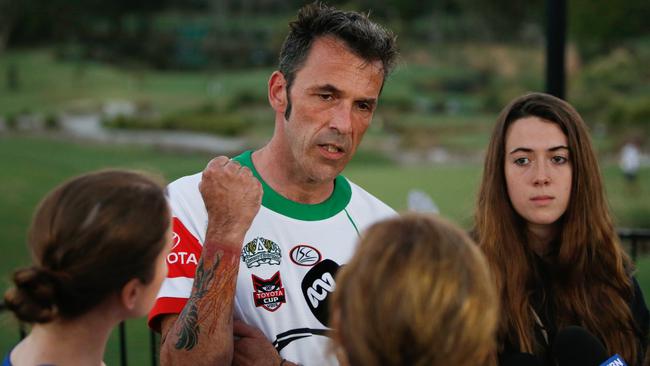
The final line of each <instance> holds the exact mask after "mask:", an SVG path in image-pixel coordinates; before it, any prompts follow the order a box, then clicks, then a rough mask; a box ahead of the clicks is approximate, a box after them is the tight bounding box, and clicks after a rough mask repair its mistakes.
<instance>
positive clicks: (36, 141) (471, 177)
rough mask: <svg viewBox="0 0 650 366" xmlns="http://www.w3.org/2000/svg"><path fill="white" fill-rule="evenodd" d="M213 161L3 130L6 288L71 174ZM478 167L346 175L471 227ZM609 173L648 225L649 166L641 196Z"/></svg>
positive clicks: (389, 197)
mask: <svg viewBox="0 0 650 366" xmlns="http://www.w3.org/2000/svg"><path fill="white" fill-rule="evenodd" d="M208 160H209V156H206V155H201V154H173V153H169V152H159V151H155V150H152V149H149V148H139V147H123V146H121V147H112V146H105V145H100V146H97V145H93V144H80V143H70V142H64V141H56V140H49V139H42V138H28V137H6V136H5V137H3V136H2V135H0V193H1V194H0V251H2V256H1V257H0V258H1V259H0V276H1V277H0V278H2V280H1V281H0V292H4V290H5V289H6V288H7V286H8V283H9V282H8V277H9V275H10V273H11V271H12V270H13V269H14V268H16V267H19V266H22V265H25V264H26V263H28V254H27V251H26V248H25V244H24V243H25V232H26V230H27V226H28V223H29V219H30V217H31V214H32V211H33V209H34V207H35V205H36V204H37V202H38V201H39V200H40V199H41V198H42V196H43V195H44V194H45V193H46V192H47V191H49V190H50V189H52V188H53V187H54V186H55V185H57V184H59V183H60V182H62V181H63V180H65V179H66V178H69V177H71V176H74V175H77V174H80V173H83V172H87V171H89V170H93V169H99V168H105V167H123V168H131V169H144V170H148V171H153V172H157V173H159V174H161V175H162V176H163V177H165V179H167V180H168V181H169V180H173V179H175V178H177V177H180V176H182V175H186V174H189V173H193V172H197V171H199V170H201V169H202V168H203V166H204V165H205V163H206V162H207V161H208ZM480 172H481V167H480V166H479V165H478V164H459V165H442V166H440V165H438V166H433V165H426V166H424V165H423V166H410V167H399V166H396V165H394V164H391V163H389V162H386V161H385V160H382V159H374V160H373V158H371V157H368V156H367V154H363V153H362V154H361V155H360V158H359V159H357V160H356V161H353V163H352V164H351V165H350V166H349V167H348V168H347V169H346V172H345V174H346V175H347V176H348V177H349V178H350V179H351V180H352V181H354V182H356V183H358V184H359V185H361V186H363V187H364V188H366V189H367V190H368V191H370V192H371V193H373V194H375V195H376V196H378V197H379V198H381V199H383V200H384V201H385V202H387V203H388V204H389V205H391V206H393V207H394V208H396V209H398V210H403V209H405V207H406V195H407V192H408V191H409V190H410V189H413V188H417V189H421V190H423V191H425V192H427V193H429V194H430V195H431V196H432V198H433V199H434V200H435V202H436V204H437V205H438V206H439V208H440V210H441V212H442V214H443V215H445V216H447V217H449V218H451V219H452V220H454V221H456V222H458V223H460V224H461V225H463V226H464V227H468V226H469V225H470V224H471V215H472V207H473V204H474V197H475V191H476V186H477V184H478V180H479V179H480ZM603 172H604V176H605V180H606V185H607V189H608V192H609V197H610V202H611V205H612V208H613V211H614V213H615V217H616V220H617V225H618V226H633V227H650V192H649V191H648V189H650V170H649V169H645V170H643V171H642V172H641V175H640V182H639V183H640V184H639V187H638V188H639V191H638V192H636V193H635V194H631V193H629V192H628V191H627V190H626V187H624V186H623V183H624V182H623V180H622V177H621V176H620V173H619V171H618V169H617V167H616V166H605V168H604V170H603ZM638 267H639V272H638V278H639V281H640V283H641V285H642V287H643V288H644V292H645V293H646V294H648V293H650V257H642V258H640V260H639V262H638ZM127 331H128V333H127V339H128V350H129V363H130V364H133V365H146V364H148V363H149V361H148V357H149V356H148V355H149V351H148V332H147V330H146V328H145V326H144V320H143V319H136V320H131V321H129V322H127ZM17 337H18V331H17V326H16V324H15V323H14V322H13V321H12V320H11V319H10V318H9V317H8V316H6V314H5V315H0V354H2V353H4V352H5V351H6V350H8V349H9V348H10V347H11V346H12V345H13V344H15V342H16V341H17ZM105 360H106V363H107V364H108V365H116V364H118V363H119V361H118V354H117V345H116V337H113V338H112V341H111V343H110V345H109V348H108V350H107V352H106V357H105Z"/></svg>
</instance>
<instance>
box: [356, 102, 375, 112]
mask: <svg viewBox="0 0 650 366" xmlns="http://www.w3.org/2000/svg"><path fill="white" fill-rule="evenodd" d="M357 106H358V107H359V109H361V110H362V111H371V110H372V106H371V105H370V103H366V102H359V103H357Z"/></svg>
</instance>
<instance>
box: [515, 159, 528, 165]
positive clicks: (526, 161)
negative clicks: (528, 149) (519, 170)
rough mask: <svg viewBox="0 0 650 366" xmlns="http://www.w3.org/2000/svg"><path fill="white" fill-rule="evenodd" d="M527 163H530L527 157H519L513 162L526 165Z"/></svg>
mask: <svg viewBox="0 0 650 366" xmlns="http://www.w3.org/2000/svg"><path fill="white" fill-rule="evenodd" d="M528 163H530V160H529V159H528V158H519V159H517V160H515V164H517V165H521V166H523V165H527V164H528Z"/></svg>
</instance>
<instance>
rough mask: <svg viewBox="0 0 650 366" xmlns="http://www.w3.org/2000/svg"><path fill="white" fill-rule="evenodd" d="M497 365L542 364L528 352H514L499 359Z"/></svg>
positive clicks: (525, 365) (523, 365)
mask: <svg viewBox="0 0 650 366" xmlns="http://www.w3.org/2000/svg"><path fill="white" fill-rule="evenodd" d="M499 366H542V363H541V362H540V361H539V360H538V359H537V357H535V355H532V354H530V353H521V352H520V353H514V354H511V355H507V356H505V357H502V358H500V359H499Z"/></svg>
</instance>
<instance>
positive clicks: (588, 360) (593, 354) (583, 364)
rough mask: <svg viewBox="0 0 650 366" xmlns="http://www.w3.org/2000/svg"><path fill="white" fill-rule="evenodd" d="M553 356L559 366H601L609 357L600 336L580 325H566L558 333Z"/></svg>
mask: <svg viewBox="0 0 650 366" xmlns="http://www.w3.org/2000/svg"><path fill="white" fill-rule="evenodd" d="M553 357H554V358H555V360H556V361H557V364H558V366H569V365H572V366H600V364H601V363H603V362H605V361H606V360H607V359H608V358H609V357H608V356H607V350H606V349H605V347H604V346H603V344H602V343H600V341H599V340H598V338H596V336H594V335H593V334H591V333H590V332H589V331H587V330H586V329H585V328H583V327H578V326H570V327H566V328H564V329H562V330H561V331H559V332H558V333H557V336H556V337H555V341H554V342H553Z"/></svg>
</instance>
